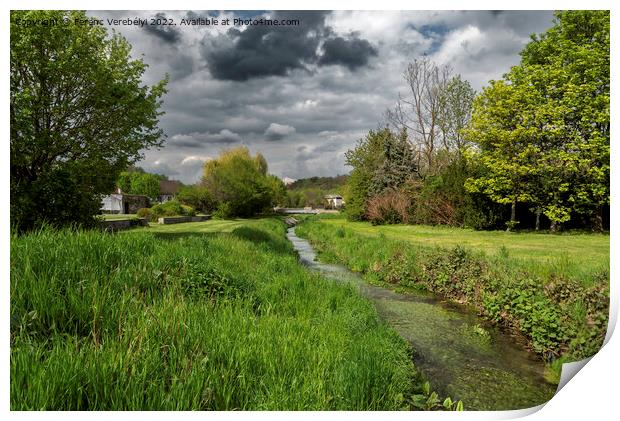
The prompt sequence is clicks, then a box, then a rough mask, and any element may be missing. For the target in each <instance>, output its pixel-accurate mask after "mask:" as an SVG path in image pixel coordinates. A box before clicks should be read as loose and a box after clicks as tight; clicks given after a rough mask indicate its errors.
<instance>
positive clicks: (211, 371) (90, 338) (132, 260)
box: [10, 220, 422, 410]
mask: <svg viewBox="0 0 620 421" xmlns="http://www.w3.org/2000/svg"><path fill="white" fill-rule="evenodd" d="M222 231H227V232H222ZM10 290H11V307H10V312H11V328H10V332H11V339H10V340H11V359H10V372H11V378H10V401H11V409H12V410H27V409H37V410H38V409H45V410H87V409H88V410H154V409H158V410H195V409H197V410H201V409H218V410H229V409H246V410H249V409H255V410H257V409H274V410H275V409H278V410H281V409H289V410H294V409H304V410H310V409H313V410H325V409H349V410H357V409H359V410H362V409H363V410H367V409H386V410H392V409H402V408H409V399H410V397H411V396H413V394H416V393H418V394H419V393H420V391H419V390H420V388H421V387H422V386H421V380H420V378H419V377H418V376H417V375H416V372H415V370H414V367H413V364H412V362H411V359H410V356H409V349H408V346H407V345H406V343H405V342H404V341H403V340H402V339H401V338H400V337H399V336H397V334H396V333H395V332H394V331H392V330H391V329H390V328H388V327H387V326H386V325H385V324H384V323H383V322H381V321H380V320H379V318H378V316H377V313H376V310H375V309H374V307H373V306H372V304H371V303H370V302H368V301H367V300H365V299H363V298H362V297H361V296H360V295H359V293H358V292H357V291H356V290H354V289H353V288H352V287H350V286H346V285H341V284H336V283H333V282H331V281H327V280H325V279H323V278H322V277H321V276H320V275H318V274H316V273H312V272H310V271H308V270H307V269H305V268H304V267H302V266H301V265H299V264H298V262H297V259H296V255H295V254H294V253H293V250H292V248H291V245H290V243H289V242H288V241H287V240H286V239H285V237H284V226H283V224H282V223H281V222H279V221H276V220H248V221H241V220H240V221H207V222H202V223H195V224H189V223H188V224H178V225H169V226H155V227H150V228H145V229H136V230H133V231H128V232H123V233H119V234H108V233H103V232H98V231H77V232H76V231H70V230H63V231H53V230H50V229H44V230H40V231H37V232H32V233H30V234H27V235H23V236H12V237H11V285H10Z"/></svg>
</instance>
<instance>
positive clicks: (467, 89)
mask: <svg viewBox="0 0 620 421" xmlns="http://www.w3.org/2000/svg"><path fill="white" fill-rule="evenodd" d="M475 95H476V92H475V91H474V89H473V88H472V87H471V85H470V84H469V82H468V81H467V80H463V79H461V75H456V76H454V77H453V78H452V79H450V81H449V82H448V83H447V84H446V86H445V87H444V89H443V90H442V91H441V92H440V95H439V103H440V112H439V119H438V120H439V121H438V125H439V127H440V130H441V135H442V143H443V147H444V148H445V150H446V151H448V152H456V153H457V154H458V156H459V158H462V156H463V154H464V153H465V152H466V151H467V150H468V149H469V146H470V144H471V142H469V141H468V139H467V138H466V137H465V136H464V133H463V129H465V127H466V126H467V124H469V121H470V119H471V107H472V103H473V101H474V97H475Z"/></svg>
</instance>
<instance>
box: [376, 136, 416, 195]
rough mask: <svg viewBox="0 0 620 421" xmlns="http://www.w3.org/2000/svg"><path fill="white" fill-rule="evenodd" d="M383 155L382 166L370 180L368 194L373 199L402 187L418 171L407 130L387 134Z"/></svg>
mask: <svg viewBox="0 0 620 421" xmlns="http://www.w3.org/2000/svg"><path fill="white" fill-rule="evenodd" d="M382 155H383V159H382V162H381V165H380V166H379V167H378V168H377V169H376V170H375V171H374V173H373V174H372V178H371V180H370V188H369V192H368V193H369V194H370V196H371V197H372V196H376V195H380V194H383V193H385V192H386V191H389V190H394V189H398V188H400V187H402V186H403V185H404V184H405V183H407V181H409V180H410V179H411V178H412V176H413V174H414V173H415V171H416V170H417V167H416V163H415V156H414V153H413V150H412V149H411V146H410V145H409V141H408V139H407V132H406V130H401V131H400V132H399V133H398V134H395V133H392V132H386V136H385V137H384V142H383V151H382Z"/></svg>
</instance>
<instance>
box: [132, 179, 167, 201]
mask: <svg viewBox="0 0 620 421" xmlns="http://www.w3.org/2000/svg"><path fill="white" fill-rule="evenodd" d="M160 180H161V179H160V178H159V177H158V176H157V175H155V174H149V173H132V177H131V194H140V195H144V196H147V197H150V198H151V199H154V198H156V197H157V196H159V193H160V189H159V182H160Z"/></svg>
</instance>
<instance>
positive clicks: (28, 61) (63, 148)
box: [10, 11, 166, 230]
mask: <svg viewBox="0 0 620 421" xmlns="http://www.w3.org/2000/svg"><path fill="white" fill-rule="evenodd" d="M86 19H87V16H86V15H85V13H84V12H79V11H12V12H11V42H10V43H11V51H10V67H11V75H10V86H11V92H10V122H11V128H10V131H11V138H10V145H11V147H10V149H11V152H10V153H11V222H12V223H13V224H15V225H16V226H17V227H18V228H19V229H21V230H24V229H29V228H32V227H34V226H36V225H38V224H40V223H43V222H48V223H51V224H54V225H63V224H67V223H82V224H88V223H89V222H92V215H94V214H96V213H97V211H98V209H99V206H100V199H101V195H102V194H106V193H108V192H109V191H111V190H112V189H113V187H114V184H115V182H116V180H117V178H118V175H119V173H120V172H121V171H122V170H123V169H124V168H127V165H128V164H130V163H132V162H135V161H136V160H138V159H139V158H140V157H141V154H140V151H141V150H143V149H145V148H149V147H154V146H159V145H161V144H162V142H163V136H162V131H161V130H160V129H159V128H158V117H159V115H160V114H161V112H160V111H159V110H160V106H161V97H162V95H163V94H164V93H165V85H166V80H162V81H161V82H159V83H157V84H155V85H153V86H151V87H149V86H145V85H144V84H143V83H142V75H143V73H144V71H145V68H146V65H145V64H144V63H143V62H142V61H141V60H134V59H132V58H131V56H130V50H131V47H130V45H129V43H128V42H127V41H126V40H125V39H124V38H122V37H121V36H120V35H117V34H113V35H111V36H110V35H108V34H107V31H106V29H105V28H103V27H101V26H98V25H90V24H84V21H85V20H86ZM52 22H55V24H51V23H52ZM76 22H78V23H76ZM26 23H30V24H26Z"/></svg>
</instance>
